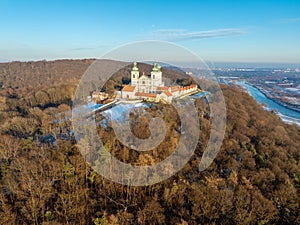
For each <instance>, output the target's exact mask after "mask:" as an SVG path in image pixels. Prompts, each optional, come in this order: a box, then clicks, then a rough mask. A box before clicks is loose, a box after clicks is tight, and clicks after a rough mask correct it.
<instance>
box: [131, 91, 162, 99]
mask: <svg viewBox="0 0 300 225" xmlns="http://www.w3.org/2000/svg"><path fill="white" fill-rule="evenodd" d="M135 96H140V97H148V98H156V96H157V94H154V93H144V92H137V93H135Z"/></svg>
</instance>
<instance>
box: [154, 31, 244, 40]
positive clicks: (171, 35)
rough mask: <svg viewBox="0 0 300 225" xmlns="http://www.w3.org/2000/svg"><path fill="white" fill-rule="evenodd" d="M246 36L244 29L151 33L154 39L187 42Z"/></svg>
mask: <svg viewBox="0 0 300 225" xmlns="http://www.w3.org/2000/svg"><path fill="white" fill-rule="evenodd" d="M243 34H246V31H245V30H243V29H233V28H232V29H231V28H230V29H217V30H206V31H196V32H187V31H186V30H181V29H163V30H155V31H153V32H152V33H151V36H152V38H155V39H160V40H167V41H185V40H198V39H205V38H218V37H227V36H235V35H243Z"/></svg>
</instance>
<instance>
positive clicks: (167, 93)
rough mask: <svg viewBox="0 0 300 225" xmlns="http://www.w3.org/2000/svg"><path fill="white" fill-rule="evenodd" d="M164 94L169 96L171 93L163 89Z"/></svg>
mask: <svg viewBox="0 0 300 225" xmlns="http://www.w3.org/2000/svg"><path fill="white" fill-rule="evenodd" d="M164 93H165V95H166V96H168V97H171V96H172V94H171V93H170V92H169V91H164Z"/></svg>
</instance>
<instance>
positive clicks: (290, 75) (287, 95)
mask: <svg viewBox="0 0 300 225" xmlns="http://www.w3.org/2000/svg"><path fill="white" fill-rule="evenodd" d="M213 72H214V73H215V75H216V76H217V77H218V80H219V82H220V83H223V84H226V85H231V86H233V85H237V83H238V82H239V81H241V80H243V81H246V82H247V83H249V84H250V85H252V86H254V87H256V88H257V89H259V90H260V91H261V92H262V93H264V94H265V95H266V96H267V97H268V98H270V99H272V100H273V101H275V102H277V103H278V104H280V105H282V106H284V107H287V108H289V109H292V110H295V111H298V112H300V69H298V68H295V69H291V68H281V69H280V68H213Z"/></svg>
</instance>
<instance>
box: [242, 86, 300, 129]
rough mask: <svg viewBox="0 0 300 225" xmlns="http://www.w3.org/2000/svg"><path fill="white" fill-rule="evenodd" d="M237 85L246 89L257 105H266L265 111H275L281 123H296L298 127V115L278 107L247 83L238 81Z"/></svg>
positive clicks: (299, 115) (299, 124)
mask: <svg viewBox="0 0 300 225" xmlns="http://www.w3.org/2000/svg"><path fill="white" fill-rule="evenodd" d="M237 84H238V85H241V86H243V87H244V88H246V89H247V90H248V92H249V94H250V95H251V96H252V97H253V98H255V100H256V101H257V102H258V103H259V104H263V103H266V104H267V105H268V106H267V108H266V109H267V110H272V109H276V110H277V114H278V115H279V116H280V118H281V119H282V121H283V122H285V123H289V124H292V123H296V124H297V125H298V126H300V113H298V112H296V111H294V110H291V109H288V108H286V107H284V106H282V105H279V104H278V103H276V102H275V101H273V100H272V99H269V98H268V97H267V96H265V95H264V94H263V93H262V92H261V91H260V90H259V89H257V88H256V87H254V86H252V85H250V84H249V83H246V82H245V81H239V82H237Z"/></svg>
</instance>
